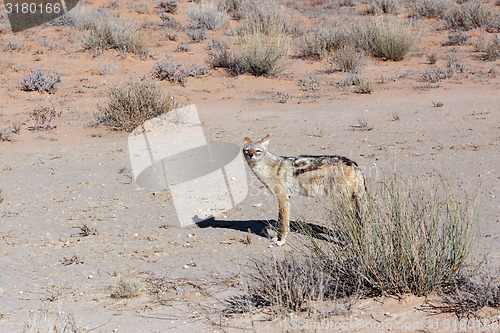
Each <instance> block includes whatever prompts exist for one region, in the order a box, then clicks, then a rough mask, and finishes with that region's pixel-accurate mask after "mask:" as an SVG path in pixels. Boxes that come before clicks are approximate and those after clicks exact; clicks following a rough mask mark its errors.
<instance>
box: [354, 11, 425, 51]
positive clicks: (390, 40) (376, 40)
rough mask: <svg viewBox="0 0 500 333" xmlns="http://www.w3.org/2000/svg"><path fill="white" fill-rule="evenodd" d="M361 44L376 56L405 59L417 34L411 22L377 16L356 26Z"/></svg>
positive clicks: (413, 44)
mask: <svg viewBox="0 0 500 333" xmlns="http://www.w3.org/2000/svg"><path fill="white" fill-rule="evenodd" d="M356 31H357V34H358V35H359V42H360V44H361V46H362V47H363V48H364V49H365V50H366V51H367V52H370V53H371V54H372V55H373V56H374V57H377V58H384V59H387V60H393V61H400V60H403V59H404V58H405V57H406V56H407V55H408V54H409V53H410V52H411V51H412V49H413V47H414V46H415V42H416V38H417V35H416V33H415V31H414V29H413V26H412V25H411V24H410V23H406V22H402V21H399V20H397V19H390V18H375V19H373V20H367V21H365V22H364V23H361V24H359V25H358V26H357V27H356Z"/></svg>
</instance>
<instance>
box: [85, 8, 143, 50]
mask: <svg viewBox="0 0 500 333" xmlns="http://www.w3.org/2000/svg"><path fill="white" fill-rule="evenodd" d="M139 30H140V27H139V25H137V24H136V23H134V22H133V21H128V20H127V21H125V20H118V19H114V18H108V17H106V18H100V19H96V20H95V21H94V22H93V24H92V25H91V26H90V28H89V30H88V31H87V32H86V34H85V37H84V44H85V46H86V47H87V48H88V49H90V50H93V51H94V52H95V53H96V54H101V53H102V52H103V51H105V50H109V49H115V50H118V51H120V52H123V53H134V54H137V55H138V56H141V57H145V56H147V55H149V52H150V51H149V45H148V43H147V41H146V38H145V37H144V35H143V34H142V33H140V32H139Z"/></svg>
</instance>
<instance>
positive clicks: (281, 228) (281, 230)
mask: <svg viewBox="0 0 500 333" xmlns="http://www.w3.org/2000/svg"><path fill="white" fill-rule="evenodd" d="M274 192H275V193H276V196H277V197H278V203H279V209H280V210H279V213H278V240H277V242H276V245H278V246H282V245H283V244H285V241H286V236H288V233H289V231H290V220H289V218H290V197H289V196H288V194H287V193H286V191H285V190H284V189H283V188H282V187H276V188H275V189H274Z"/></svg>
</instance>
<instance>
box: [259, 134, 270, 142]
mask: <svg viewBox="0 0 500 333" xmlns="http://www.w3.org/2000/svg"><path fill="white" fill-rule="evenodd" d="M270 138H271V136H270V135H269V134H268V135H266V136H265V137H263V138H262V139H260V140H259V142H260V143H264V142H267V141H269V139H270Z"/></svg>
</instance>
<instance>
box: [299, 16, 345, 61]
mask: <svg viewBox="0 0 500 333" xmlns="http://www.w3.org/2000/svg"><path fill="white" fill-rule="evenodd" d="M353 38H354V36H353V32H352V30H350V29H348V28H346V27H345V26H341V25H335V24H333V23H332V25H330V24H328V25H326V26H323V27H320V28H319V29H318V30H311V31H309V32H307V33H305V34H304V36H303V37H302V38H301V39H299V41H298V44H297V57H299V58H305V59H313V60H319V59H321V58H323V57H324V56H325V55H326V54H328V53H332V52H334V51H336V50H339V49H341V48H342V47H343V46H344V45H350V44H352V41H353Z"/></svg>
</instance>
